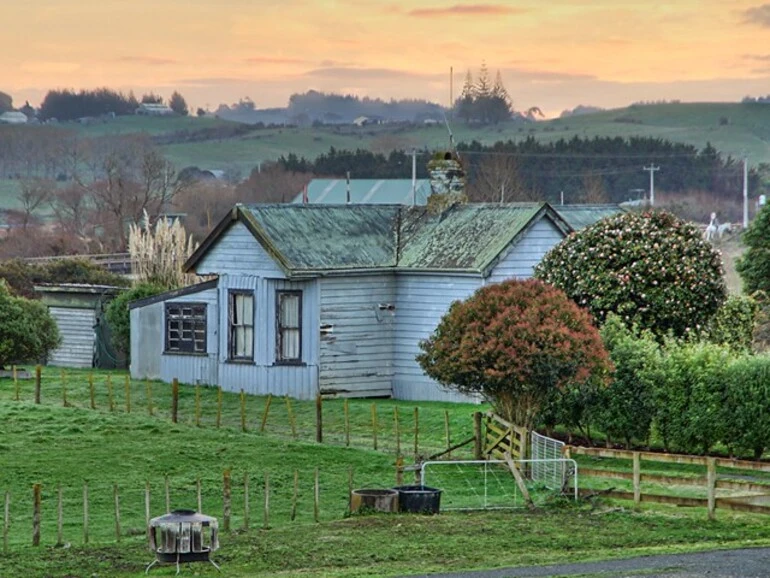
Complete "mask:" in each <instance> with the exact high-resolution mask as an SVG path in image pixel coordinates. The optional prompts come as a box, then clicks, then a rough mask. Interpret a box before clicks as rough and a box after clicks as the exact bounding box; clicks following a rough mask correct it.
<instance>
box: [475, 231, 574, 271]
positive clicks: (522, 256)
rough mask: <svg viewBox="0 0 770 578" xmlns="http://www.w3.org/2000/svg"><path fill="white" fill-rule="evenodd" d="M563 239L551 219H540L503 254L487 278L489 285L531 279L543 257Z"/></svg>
mask: <svg viewBox="0 0 770 578" xmlns="http://www.w3.org/2000/svg"><path fill="white" fill-rule="evenodd" d="M563 238H564V234H563V233H562V232H561V231H560V230H559V229H558V228H557V227H556V225H554V224H553V222H552V221H551V220H550V219H547V218H543V219H540V220H539V221H537V222H536V223H535V224H534V225H533V226H532V227H531V228H530V229H529V230H527V231H526V232H525V233H524V234H523V235H522V236H521V238H519V239H517V240H515V241H514V243H512V244H511V246H510V247H509V248H508V250H507V252H504V253H503V255H504V256H503V257H502V258H501V259H500V261H499V262H498V263H497V265H495V267H494V268H493V269H492V271H491V273H490V275H489V277H488V278H487V283H499V282H500V281H505V280H506V279H529V278H530V277H532V275H533V273H534V271H535V266H536V265H537V264H538V263H540V261H541V260H542V259H543V256H544V255H545V254H546V253H547V252H548V251H550V250H551V249H552V248H553V247H554V246H556V245H558V244H559V243H560V242H561V240H562V239H563Z"/></svg>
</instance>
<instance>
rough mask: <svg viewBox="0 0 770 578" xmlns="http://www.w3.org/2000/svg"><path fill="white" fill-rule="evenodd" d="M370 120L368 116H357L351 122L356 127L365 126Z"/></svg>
mask: <svg viewBox="0 0 770 578" xmlns="http://www.w3.org/2000/svg"><path fill="white" fill-rule="evenodd" d="M370 122H371V121H370V120H369V117H368V116H359V117H357V118H355V119H354V120H353V124H354V125H356V126H365V125H367V124H370Z"/></svg>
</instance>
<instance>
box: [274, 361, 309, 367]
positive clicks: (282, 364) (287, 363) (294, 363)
mask: <svg viewBox="0 0 770 578" xmlns="http://www.w3.org/2000/svg"><path fill="white" fill-rule="evenodd" d="M273 366H278V367H287V366H288V367H307V363H305V362H304V361H276V362H274V363H273Z"/></svg>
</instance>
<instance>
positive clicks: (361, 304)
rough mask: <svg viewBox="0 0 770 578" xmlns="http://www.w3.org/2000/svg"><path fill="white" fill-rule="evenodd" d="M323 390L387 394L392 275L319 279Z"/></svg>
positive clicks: (349, 394)
mask: <svg viewBox="0 0 770 578" xmlns="http://www.w3.org/2000/svg"><path fill="white" fill-rule="evenodd" d="M319 284H320V297H321V308H320V315H321V317H320V326H321V327H322V328H324V334H323V335H322V336H321V339H320V357H319V364H320V373H319V384H320V388H321V393H322V394H324V395H328V396H332V395H334V396H340V397H380V396H390V395H391V392H392V390H391V384H392V381H393V375H394V365H393V333H394V327H395V317H396V315H397V314H398V311H397V309H395V308H393V307H391V306H395V301H396V284H395V278H394V276H393V275H391V274H388V275H372V276H362V277H331V278H325V279H322V280H321V281H320V283H319Z"/></svg>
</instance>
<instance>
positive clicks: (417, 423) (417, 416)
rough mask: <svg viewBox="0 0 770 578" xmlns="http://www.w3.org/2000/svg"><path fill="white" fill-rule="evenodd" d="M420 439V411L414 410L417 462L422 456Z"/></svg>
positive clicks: (415, 454)
mask: <svg viewBox="0 0 770 578" xmlns="http://www.w3.org/2000/svg"><path fill="white" fill-rule="evenodd" d="M419 437H420V410H419V408H417V407H415V408H414V458H415V460H416V459H417V457H418V456H419V455H420V452H419Z"/></svg>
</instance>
